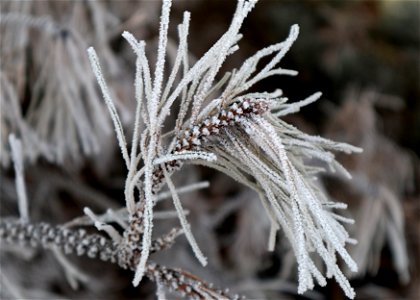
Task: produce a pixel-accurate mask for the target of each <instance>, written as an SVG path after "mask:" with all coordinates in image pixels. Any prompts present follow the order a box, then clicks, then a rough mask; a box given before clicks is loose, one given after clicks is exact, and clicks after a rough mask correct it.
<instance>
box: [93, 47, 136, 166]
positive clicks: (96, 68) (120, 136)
mask: <svg viewBox="0 0 420 300" xmlns="http://www.w3.org/2000/svg"><path fill="white" fill-rule="evenodd" d="M88 55H89V60H90V64H91V66H92V70H93V73H94V74H95V76H96V80H97V81H98V84H99V86H100V88H101V91H102V95H103V97H104V99H105V103H106V106H107V107H108V110H109V114H110V115H111V118H112V122H113V124H114V128H115V132H116V134H117V140H118V145H119V146H120V149H121V153H122V156H123V158H124V161H125V164H126V166H127V169H128V168H129V167H130V157H129V155H128V151H127V142H126V140H125V135H124V129H123V127H122V124H121V120H120V117H119V116H118V112H117V109H116V108H115V105H114V101H113V100H112V98H111V94H110V93H109V90H108V86H107V84H106V82H105V78H104V76H103V75H102V70H101V66H100V64H99V59H98V56H97V55H96V52H95V49H93V48H92V47H90V48H89V49H88Z"/></svg>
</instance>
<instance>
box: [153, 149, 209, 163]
mask: <svg viewBox="0 0 420 300" xmlns="http://www.w3.org/2000/svg"><path fill="white" fill-rule="evenodd" d="M196 159H203V160H207V161H215V160H217V156H216V155H215V154H214V153H210V152H203V151H183V152H179V153H175V154H168V155H165V156H163V157H159V158H156V159H155V160H154V162H153V163H154V164H155V165H160V164H162V163H166V162H168V161H173V160H196Z"/></svg>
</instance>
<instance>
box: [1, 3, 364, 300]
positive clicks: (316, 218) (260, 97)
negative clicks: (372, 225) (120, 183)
mask: <svg viewBox="0 0 420 300" xmlns="http://www.w3.org/2000/svg"><path fill="white" fill-rule="evenodd" d="M256 2H257V1H253V0H249V1H246V0H238V4H237V8H236V11H235V13H234V16H233V19H232V22H231V25H230V27H229V28H228V30H227V31H226V33H225V34H223V35H222V37H221V38H220V39H219V40H218V41H217V42H216V43H215V44H214V45H213V46H212V47H211V48H210V49H209V50H208V51H207V52H206V53H205V54H204V55H203V56H202V57H201V58H200V59H198V61H197V62H196V63H195V64H194V65H192V66H190V64H189V60H188V42H187V37H188V30H189V21H190V14H189V13H188V12H186V13H184V19H183V22H182V24H180V25H179V27H178V32H179V46H178V50H177V54H176V58H175V62H174V65H173V68H172V70H171V71H170V72H168V75H165V58H166V44H167V33H168V27H169V14H170V8H171V1H169V0H163V5H162V15H161V20H160V30H159V43H158V49H157V61H156V65H155V68H154V73H153V75H152V72H151V70H150V67H149V65H150V64H149V60H148V58H147V57H146V55H145V42H144V41H137V40H136V39H135V38H134V37H133V36H132V35H131V34H130V33H128V32H124V34H123V37H124V38H125V39H126V40H127V41H128V42H129V44H130V46H131V47H132V49H133V50H134V53H135V54H136V56H137V58H136V65H135V66H136V76H135V99H136V103H137V107H136V110H135V121H134V130H133V137H132V139H131V147H130V151H129V148H128V146H127V138H126V135H125V133H124V129H123V126H122V122H121V121H120V117H119V114H118V111H117V109H116V107H115V104H114V100H113V99H112V97H111V93H110V92H109V89H108V87H107V84H106V81H105V78H104V76H103V73H102V70H101V67H100V64H99V59H98V57H97V55H96V52H95V50H94V49H93V48H89V49H88V54H89V59H90V62H91V65H92V68H93V71H94V73H95V76H96V78H97V80H98V83H99V86H100V88H101V91H102V93H103V96H104V99H105V103H106V105H107V106H108V109H109V112H110V115H111V118H112V121H113V124H114V127H115V131H116V135H117V140H118V143H119V147H120V149H121V152H122V156H123V159H124V161H125V165H126V167H127V170H128V174H127V179H126V184H125V200H126V206H127V211H128V213H129V222H130V224H129V226H128V227H127V228H126V229H125V232H124V234H123V236H122V237H118V236H117V234H116V233H115V231H113V230H111V228H109V227H107V226H105V225H103V224H101V223H100V222H99V221H98V219H97V220H96V221H95V226H96V227H97V228H98V229H100V230H105V231H107V232H108V233H109V234H110V235H114V236H116V237H115V239H116V240H117V241H118V247H117V249H118V251H117V253H118V262H119V264H120V265H121V266H124V267H129V268H130V269H133V270H134V271H135V276H134V280H133V284H134V285H138V284H139V283H140V281H141V279H142V277H143V275H147V276H149V277H150V276H152V277H153V274H154V272H153V270H152V271H151V268H152V269H153V266H152V265H151V264H149V263H148V258H149V254H150V253H151V252H152V251H153V250H154V247H155V246H154V245H155V244H154V242H153V241H152V229H153V216H154V210H153V208H154V205H155V203H156V200H157V193H158V192H159V190H160V189H161V187H162V186H163V185H164V184H167V185H168V187H169V190H170V192H171V194H172V198H173V201H174V206H175V208H176V211H177V213H178V216H179V219H180V223H181V226H182V229H183V231H184V233H185V235H186V237H187V239H188V241H189V243H190V245H191V247H192V249H193V251H194V253H195V254H196V256H197V258H198V260H199V261H200V262H201V263H202V264H203V265H205V264H206V263H207V259H206V257H205V256H204V253H203V252H202V251H201V250H200V248H199V245H198V243H197V242H196V241H195V239H194V236H193V234H192V232H191V229H190V226H189V223H188V221H187V220H186V214H185V212H184V210H183V209H182V206H181V201H180V198H179V195H178V194H177V190H176V188H175V185H174V183H173V182H172V180H171V175H172V174H173V172H175V171H177V170H179V169H180V168H181V167H182V165H183V164H185V163H190V164H201V165H205V166H208V167H211V168H215V169H217V170H219V171H222V172H224V173H226V174H227V175H229V176H231V177H232V178H234V179H235V180H237V181H239V182H241V183H243V184H245V185H247V186H248V187H250V188H252V189H254V190H255V191H256V192H257V193H258V194H259V195H260V198H261V201H262V204H263V206H264V208H265V210H266V212H267V216H268V218H270V221H271V226H272V229H271V231H270V239H269V248H270V249H273V248H274V247H273V245H274V243H275V235H276V231H277V230H279V229H280V228H281V229H282V231H283V233H284V235H285V236H286V237H287V238H288V239H289V241H290V246H291V248H292V249H293V251H294V253H295V255H296V259H297V268H298V281H299V286H298V292H299V293H304V292H305V291H306V290H308V289H312V288H313V287H314V279H315V280H316V281H317V282H318V284H320V285H325V284H326V277H334V278H335V279H336V281H337V282H338V283H339V284H340V286H341V287H342V289H343V290H344V292H345V294H346V295H347V296H348V297H349V298H354V296H355V293H354V291H353V289H352V287H351V286H350V284H349V282H348V280H347V279H346V277H345V276H344V275H343V272H342V270H341V269H340V267H339V266H338V263H337V254H338V255H339V256H340V257H341V258H342V259H343V261H344V262H345V263H346V265H347V266H348V267H349V268H350V269H351V270H352V271H356V270H357V266H356V264H355V262H354V261H353V259H352V258H351V257H350V255H349V254H348V252H347V250H346V249H345V245H346V243H353V242H354V240H353V239H351V238H350V237H349V235H348V233H347V231H346V229H345V228H344V226H343V225H342V224H340V222H343V220H344V219H343V218H341V217H340V216H338V215H337V214H335V213H332V212H331V209H333V208H337V209H340V208H343V207H344V206H345V205H343V204H341V203H333V202H331V201H329V200H328V199H327V197H326V196H325V195H324V194H323V193H322V192H321V190H320V189H319V188H318V186H317V182H316V176H315V175H316V174H317V173H318V172H319V170H320V168H319V167H314V166H311V165H310V164H308V163H307V159H308V158H315V159H317V160H320V161H323V162H324V165H325V166H328V167H329V169H330V170H331V171H338V172H340V173H341V174H344V175H346V176H349V174H348V172H347V171H346V170H345V169H344V168H343V167H342V166H341V165H340V164H339V163H338V162H336V160H335V158H334V154H333V151H343V152H346V153H351V152H360V151H361V149H359V148H357V147H353V146H350V145H347V144H344V143H336V142H333V141H330V140H327V139H323V138H321V137H318V136H310V135H307V134H305V133H303V132H301V131H299V130H298V129H297V128H295V127H293V126H291V125H289V124H287V123H285V122H284V121H282V120H281V119H280V118H279V117H281V116H284V115H287V114H290V113H294V112H296V111H299V109H300V108H301V107H302V106H304V105H307V104H309V103H312V102H313V101H316V100H317V99H319V98H320V96H321V94H320V93H315V94H314V95H312V96H310V97H308V98H307V99H305V100H302V101H299V102H295V103H291V104H289V103H287V100H288V99H287V98H285V97H282V92H281V91H280V90H276V91H273V92H263V93H247V90H249V89H250V88H251V87H252V86H253V85H254V84H256V83H257V82H259V81H260V80H263V79H265V78H267V77H270V76H274V75H296V74H297V72H296V71H293V70H288V69H283V68H281V67H279V66H278V64H279V62H280V61H281V59H282V58H283V56H284V55H285V54H286V52H287V51H288V50H289V49H290V47H291V46H292V44H293V43H294V41H295V40H296V38H297V36H298V32H299V27H298V26H297V25H293V26H292V28H291V30H290V34H289V36H288V37H287V38H286V40H285V41H283V42H281V43H278V44H274V45H271V46H269V47H267V48H264V49H262V50H260V51H258V52H257V53H255V54H254V55H253V56H251V57H249V58H248V59H247V60H245V61H244V63H243V65H242V66H241V67H240V68H239V69H235V70H233V71H232V72H231V73H229V74H227V75H225V76H223V77H222V79H221V80H220V81H219V82H217V81H216V76H217V75H218V73H219V70H220V68H221V66H222V64H223V62H224V61H225V60H226V58H227V57H228V56H229V55H231V54H233V53H234V52H235V51H237V50H238V48H239V47H238V45H237V43H238V41H239V40H240V39H241V34H240V33H239V30H240V28H241V26H242V23H243V21H244V19H245V18H246V16H247V15H248V13H249V12H250V11H251V10H252V9H253V7H254V5H255V4H256ZM266 57H268V58H270V59H269V61H268V63H266V64H265V65H264V66H263V67H262V68H261V69H260V70H259V71H257V65H258V64H259V62H260V60H261V59H263V58H266ZM177 77H178V78H180V79H179V81H176V78H177ZM165 82H166V85H165V84H164V83H165ZM175 82H176V84H175ZM175 105H179V113H178V116H177V119H176V123H175V128H174V129H173V130H172V131H170V132H167V133H164V132H162V128H164V126H163V125H164V124H165V122H166V121H167V118H168V116H169V114H170V112H171V111H172V110H173V107H174V106H175ZM141 128H144V130H143V131H142V130H140V129H141ZM136 190H138V193H136V192H135V191H136ZM135 195H138V199H137V198H136V197H137V196H135ZM87 214H89V215H91V217H92V218H96V217H95V216H94V215H93V213H91V212H89V211H87ZM346 220H347V219H346ZM0 225H1V224H0ZM0 229H3V228H2V227H1V226H0ZM24 232H26V231H24ZM59 236H60V235H59ZM25 237H26V235H25V234H24V235H23V238H24V239H25ZM114 242H115V241H114ZM112 245H113V244H112ZM316 256H318V257H319V258H321V260H322V261H323V263H324V265H325V268H326V275H323V273H322V270H320V269H319V266H317V265H316V264H315V258H316ZM163 274H164V273H162V271H156V276H155V277H156V278H157V282H158V285H159V282H160V279H159V278H158V277H159V276H160V277H162V276H163ZM165 274H166V275H167V274H169V273H165ZM166 275H165V276H166ZM168 276H169V275H168ZM170 276H172V277H171V278H173V275H170ZM185 277H186V276H185V275H184V276H183V278H184V280H185ZM187 277H188V276H187ZM178 279H179V278H178ZM167 280H169V279H168V278H166V281H167ZM179 280H180V279H179ZM180 282H181V283H174V284H175V285H178V286H179V284H181V285H182V280H181V281H180ZM182 286H184V287H186V288H188V291H184V292H185V293H187V295H191V294H190V293H191V289H192V287H191V285H187V286H185V285H182ZM199 286H200V284H199ZM202 287H203V285H202ZM205 289H206V290H207V288H205ZM195 295H196V294H195ZM206 295H207V296H208V295H210V296H212V292H211V290H210V292H208V293H207V294H206ZM213 296H214V297H216V296H221V297H222V294H217V295H216V296H215V295H213Z"/></svg>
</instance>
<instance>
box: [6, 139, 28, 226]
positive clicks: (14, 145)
mask: <svg viewBox="0 0 420 300" xmlns="http://www.w3.org/2000/svg"><path fill="white" fill-rule="evenodd" d="M9 144H10V148H11V150H12V160H13V165H14V167H15V182H16V191H17V196H18V208H19V214H20V219H21V220H22V222H28V221H29V208H28V196H27V195H26V186H25V179H24V178H23V156H22V143H21V141H20V140H19V139H17V138H16V137H15V136H14V134H10V135H9Z"/></svg>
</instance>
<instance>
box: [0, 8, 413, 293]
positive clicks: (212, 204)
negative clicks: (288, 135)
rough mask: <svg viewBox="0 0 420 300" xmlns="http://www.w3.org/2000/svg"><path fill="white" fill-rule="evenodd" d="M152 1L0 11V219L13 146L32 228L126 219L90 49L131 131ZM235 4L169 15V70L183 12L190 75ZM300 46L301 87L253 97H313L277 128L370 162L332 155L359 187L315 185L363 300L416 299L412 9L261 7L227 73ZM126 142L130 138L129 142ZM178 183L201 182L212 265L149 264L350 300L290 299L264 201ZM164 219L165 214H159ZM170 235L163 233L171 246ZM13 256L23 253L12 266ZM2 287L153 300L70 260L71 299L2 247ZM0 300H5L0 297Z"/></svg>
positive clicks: (235, 283) (292, 54)
mask: <svg viewBox="0 0 420 300" xmlns="http://www.w3.org/2000/svg"><path fill="white" fill-rule="evenodd" d="M160 5H161V4H160V2H159V1H152V0H149V1H125V0H119V1H117V0H113V1H112V0H111V1H43V0H39V1H1V3H0V10H1V11H0V13H1V18H0V42H1V44H0V83H1V89H0V103H1V107H0V109H1V113H0V115H1V120H0V125H1V128H0V133H1V136H0V142H1V145H0V151H1V152H0V162H1V177H0V178H1V181H0V192H1V194H0V196H1V200H0V204H1V206H0V209H1V210H0V214H1V216H2V217H5V216H12V215H14V216H17V207H16V192H15V189H14V172H13V167H12V165H11V158H10V154H9V153H10V150H9V145H8V140H7V139H8V134H9V133H15V134H16V135H17V136H18V137H19V138H21V139H22V142H23V146H24V149H23V151H24V157H25V179H26V182H27V186H28V194H29V201H30V213H31V218H32V220H33V221H48V222H51V223H55V224H63V223H66V222H69V221H71V220H72V219H73V218H75V217H78V216H80V215H81V214H82V209H83V207H84V206H89V207H91V208H92V209H93V210H94V211H96V212H98V213H100V212H105V211H106V209H108V208H112V209H117V208H119V207H122V206H123V205H124V199H123V188H124V179H125V176H126V173H125V169H124V164H123V161H122V159H121V157H120V153H119V151H118V150H117V149H116V142H115V137H114V134H113V130H112V128H111V126H110V125H111V124H110V120H109V118H108V116H107V112H106V109H105V107H104V105H103V101H102V99H101V95H100V93H99V91H98V88H97V84H96V81H95V79H94V77H93V74H92V72H91V69H90V66H89V64H88V60H87V55H86V49H87V48H88V47H89V46H94V47H95V49H96V50H97V52H98V56H99V58H100V60H101V63H102V65H103V70H104V74H105V76H106V77H107V81H108V83H109V85H110V88H111V93H112V94H113V95H114V98H115V99H116V100H117V109H118V110H119V112H120V114H121V115H122V118H123V121H124V125H125V126H126V128H127V129H126V130H127V131H128V132H129V131H130V130H131V123H132V120H133V117H134V116H133V114H132V112H133V108H134V104H135V103H134V98H133V93H134V92H133V79H134V65H135V56H134V54H133V53H132V51H131V49H130V48H129V46H128V45H127V43H126V42H125V41H124V40H123V39H122V38H121V33H122V32H123V31H124V30H127V31H130V32H131V33H132V34H134V36H136V37H137V38H138V39H144V40H146V42H147V51H148V53H147V54H148V57H149V59H150V60H151V63H150V64H151V65H153V61H154V59H155V56H156V44H157V34H158V28H159V15H160ZM235 5H236V2H235V1H221V0H218V1H215V0H212V1H204V0H191V1H185V0H182V1H174V4H173V8H172V14H171V26H170V39H169V42H168V66H170V65H171V64H173V61H174V57H175V55H176V49H177V40H178V35H177V31H176V24H179V23H180V22H181V20H182V13H183V11H185V10H188V11H190V12H191V25H190V35H189V50H190V54H191V58H190V61H191V62H194V60H195V59H196V58H198V57H201V56H202V55H203V54H204V53H205V51H206V50H207V49H208V48H209V47H210V46H211V45H212V44H213V43H214V42H215V41H216V40H217V39H218V37H220V35H221V34H223V33H224V32H225V30H226V29H227V27H228V26H229V24H230V20H231V18H232V14H233V12H234V9H235ZM293 24H299V25H300V35H299V38H298V40H297V41H296V43H295V44H294V45H293V47H292V48H291V50H290V51H289V53H288V54H287V55H286V56H285V58H284V59H283V61H282V62H281V65H282V66H283V67H284V68H287V69H294V70H297V71H299V75H297V76H296V77H285V76H283V77H271V78H269V79H267V80H265V81H263V82H262V83H260V84H259V85H257V86H255V87H254V88H253V89H255V90H256V91H257V90H258V91H272V90H274V89H277V88H280V89H282V90H283V91H284V94H285V96H287V97H288V98H289V99H290V101H299V100H302V99H304V98H306V97H307V96H309V95H311V94H312V93H314V92H317V91H321V92H322V93H323V97H322V98H321V100H319V101H318V102H316V103H314V104H311V105H310V106H308V107H305V108H303V109H302V111H301V112H300V113H299V114H296V115H292V116H288V117H287V118H286V121H288V122H290V123H292V124H294V125H295V126H297V127H298V128H299V129H301V130H303V131H305V132H307V133H310V134H314V135H322V136H325V137H328V138H331V139H334V140H337V141H343V142H348V143H351V144H353V145H356V146H359V147H362V148H364V152H363V153H362V154H359V155H352V156H345V155H343V156H341V155H340V156H339V160H340V162H342V163H343V164H344V166H345V167H346V168H348V170H349V171H350V172H351V174H352V175H353V180H351V181H347V180H341V179H339V178H338V179H337V178H334V177H333V176H330V175H328V174H326V175H325V176H323V177H322V182H323V184H324V186H325V189H326V191H327V192H328V194H329V195H330V196H331V198H332V199H334V200H337V201H340V202H345V203H347V204H348V205H349V209H348V211H345V212H343V214H344V215H345V216H348V217H352V218H354V219H355V224H354V225H350V226H349V227H348V230H349V231H350V232H351V234H352V236H353V237H354V238H356V239H357V240H358V241H359V243H358V245H355V246H349V251H350V253H351V255H352V256H353V257H354V258H355V260H356V261H357V262H358V265H359V272H358V273H357V274H351V273H349V274H346V275H347V276H350V277H351V278H352V280H351V283H352V285H353V286H354V287H355V289H356V293H357V295H358V296H357V298H358V299H379V298H380V299H419V298H420V248H419V243H420V160H419V156H420V69H419V68H420V2H418V1H409V0H403V1H399V0H394V1H392V0H388V1H387V0H382V1H381V0H378V1H303V0H299V1H287V0H281V1H275V0H267V1H260V3H258V4H257V6H256V8H255V9H254V11H252V13H251V14H250V15H249V17H248V18H247V19H246V21H245V23H244V25H243V27H242V30H241V32H242V33H243V35H244V36H243V38H242V40H241V41H240V42H239V46H240V50H239V51H238V52H237V53H236V54H235V55H233V56H232V57H230V59H229V60H228V61H227V62H226V63H225V65H224V67H223V69H222V72H221V73H220V74H224V72H226V71H230V70H231V69H232V68H235V67H239V66H240V65H241V64H242V62H243V61H244V60H245V59H246V58H247V57H248V56H250V55H252V54H253V53H255V52H256V51H257V50H259V49H261V48H263V47H266V46H268V45H270V44H274V43H277V42H279V41H282V40H284V39H285V37H286V36H287V34H288V31H289V29H290V26H291V25H293ZM128 134H129V135H130V133H128ZM175 180H176V182H177V184H179V185H182V184H187V183H192V182H196V181H200V180H208V181H209V182H210V187H209V188H207V189H204V190H200V191H196V192H193V193H189V194H185V195H183V197H182V201H183V203H184V206H185V207H186V208H187V209H189V211H190V215H189V221H190V222H191V223H192V228H193V232H194V234H195V236H196V237H197V239H198V242H199V244H200V245H201V247H202V249H204V250H205V252H206V255H208V257H209V266H208V267H206V268H202V267H200V266H199V265H198V263H197V262H196V260H195V259H194V256H193V254H192V253H191V251H190V249H189V247H188V243H187V242H186V240H185V238H183V237H181V238H180V239H179V240H178V241H177V243H176V244H175V245H174V247H172V248H171V249H170V250H168V251H166V252H162V253H160V254H159V255H157V256H154V257H153V259H154V260H156V261H158V262H159V263H162V264H165V265H168V266H173V267H177V268H183V269H185V270H188V271H190V272H192V273H194V274H196V275H198V276H200V277H202V278H203V279H206V280H208V281H210V282H214V283H215V285H217V286H222V287H229V288H231V289H232V290H233V291H235V292H238V293H241V294H243V295H246V296H247V297H249V298H251V299H263V298H267V299H344V296H343V295H342V292H341V290H340V289H339V287H338V286H337V285H336V284H335V282H334V281H330V282H329V283H328V285H327V286H326V287H324V288H320V287H316V288H315V290H314V291H312V292H308V293H306V294H305V295H300V296H298V295H297V294H296V291H297V284H296V265H295V260H294V256H293V253H292V252H291V251H290V249H289V246H288V242H287V240H286V239H284V237H282V236H281V235H280V236H278V242H277V245H276V249H275V251H274V252H267V250H266V245H267V237H268V231H269V226H270V224H269V221H268V219H267V218H266V217H265V213H264V211H263V209H262V207H261V204H260V201H259V200H258V199H257V198H258V196H257V195H256V194H254V193H253V192H251V191H249V190H248V189H246V188H244V187H242V186H241V185H239V184H237V183H236V182H235V181H233V180H232V179H230V178H227V177H226V176H224V175H221V174H219V173H217V172H215V171H212V170H208V169H204V168H198V167H194V168H193V167H188V168H186V169H185V170H184V171H182V172H179V173H177V175H176V176H175ZM165 209H166V210H167V209H172V205H171V201H166V202H165V201H164V202H162V203H160V204H159V206H158V210H165ZM177 222H178V220H177V219H176V218H174V219H170V218H169V219H168V218H165V219H163V220H158V221H157V224H156V225H155V228H156V232H157V233H159V232H165V231H166V229H167V228H170V227H173V226H174V225H176V224H177ZM21 252H22V253H21ZM0 258H1V268H2V277H1V282H2V286H4V285H5V284H4V282H5V280H6V281H7V282H8V286H9V285H10V282H12V283H13V285H14V286H15V287H17V288H19V289H21V291H22V293H23V294H24V295H26V296H27V297H28V298H31V299H55V298H57V297H64V298H72V299H86V298H90V299H153V298H154V297H155V296H154V295H155V290H154V289H155V287H154V284H152V283H149V282H146V281H145V282H143V283H142V285H141V286H140V287H139V288H136V289H134V288H133V287H132V286H131V279H132V274H131V272H127V271H123V270H120V269H119V268H118V267H116V266H113V265H108V264H105V263H101V262H97V261H91V260H88V259H85V258H76V257H71V258H70V259H71V261H72V262H73V263H74V264H75V265H77V266H78V268H80V270H82V271H83V272H84V273H85V274H84V275H85V277H83V278H79V280H78V281H79V282H78V284H73V286H72V285H71V284H69V282H68V280H67V279H68V278H66V276H65V274H63V272H62V269H60V265H59V264H58V263H57V261H55V258H54V256H53V255H52V254H51V253H47V252H45V251H44V252H43V251H35V250H34V251H29V250H27V251H18V252H16V251H15V249H8V248H7V247H5V246H3V245H2V251H1V252H0ZM0 298H2V299H7V298H10V295H8V294H7V290H6V289H1V291H0Z"/></svg>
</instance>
